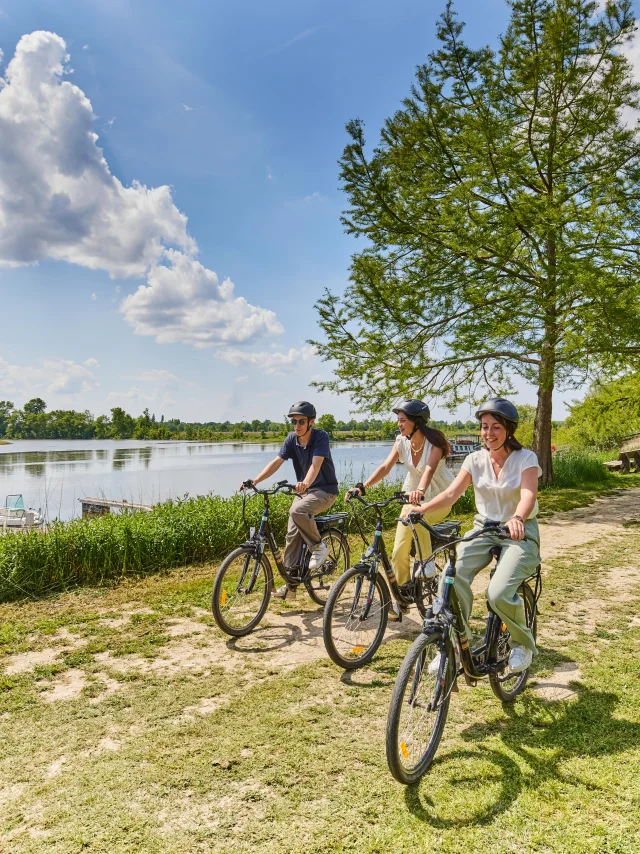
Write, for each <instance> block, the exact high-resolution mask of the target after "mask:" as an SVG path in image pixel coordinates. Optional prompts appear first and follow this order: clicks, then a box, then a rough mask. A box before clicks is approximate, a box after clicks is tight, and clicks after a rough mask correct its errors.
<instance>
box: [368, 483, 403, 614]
mask: <svg viewBox="0 0 640 854" xmlns="http://www.w3.org/2000/svg"><path fill="white" fill-rule="evenodd" d="M356 497H357V498H358V500H359V501H360V503H361V504H364V505H365V509H367V510H369V509H371V508H373V509H374V510H375V511H376V515H377V517H378V521H377V523H376V527H375V530H374V534H373V541H372V542H371V543H367V539H366V537H365V535H364V532H363V530H362V526H361V525H360V522H359V520H358V516H357V515H356V514H354V520H355V521H356V524H357V526H358V530H359V533H360V536H361V537H362V540H363V542H364V543H365V545H367V549H366V551H365V552H364V554H363V555H362V560H363V562H366V563H368V564H369V566H370V574H369V580H370V582H371V585H370V589H369V595H368V597H367V604H366V606H365V609H364V611H363V614H362V619H363V620H364V619H366V618H367V616H368V614H369V608H370V607H371V604H372V602H373V597H374V594H375V580H376V576H377V574H378V564H379V563H380V562H382V567H383V569H384V573H385V576H386V580H387V584H388V585H389V589H390V591H391V595H392V596H393V598H394V599H395V600H396V602H399V603H400V604H401V605H411V604H412V602H413V600H409V599H406V598H405V597H404V596H403V595H402V593H401V592H400V585H399V584H398V581H397V579H396V575H395V572H394V571H393V567H392V566H391V561H390V560H389V555H388V553H387V547H386V545H385V542H384V539H383V537H382V531H383V529H384V524H383V521H382V508H384V507H387V506H388V505H389V504H391V503H393V502H394V501H398V502H400V503H406V500H405V499H406V496H405V494H404V493H403V492H398V493H396V494H395V495H394V496H393V497H392V498H389V499H388V500H387V501H381V502H377V503H373V504H370V503H369V502H368V501H364V500H363V499H362V497H361V496H356ZM363 512H364V511H363ZM415 539H416V540H417V537H416V538H415ZM359 597H360V589H359V588H358V589H357V590H356V594H355V596H354V603H355V602H357V601H358V600H359Z"/></svg>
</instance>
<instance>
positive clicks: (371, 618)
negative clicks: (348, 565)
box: [322, 564, 390, 670]
mask: <svg viewBox="0 0 640 854" xmlns="http://www.w3.org/2000/svg"><path fill="white" fill-rule="evenodd" d="M370 575H371V568H370V567H369V565H368V564H357V565H356V566H354V567H352V569H348V570H347V571H346V572H345V573H343V574H342V575H341V576H340V578H339V579H338V580H337V581H336V583H335V584H334V585H333V587H332V588H331V592H330V593H329V598H328V599H327V604H326V605H325V609H324V618H323V621H322V637H323V639H324V645H325V647H326V649H327V652H328V654H329V658H330V659H331V660H332V661H333V662H334V663H335V664H337V665H338V667H343V668H344V669H345V670H356V669H357V668H358V667H362V666H363V665H365V664H367V662H369V661H371V659H372V658H373V656H374V655H375V654H376V650H377V649H378V647H379V646H380V644H381V643H382V638H383V637H384V632H385V629H386V627H387V618H388V615H389V601H390V596H389V589H388V587H387V585H386V582H385V581H383V579H382V578H381V576H380V574H379V573H377V574H376V576H375V579H374V580H372V579H371V578H370ZM369 600H371V601H370V602H369Z"/></svg>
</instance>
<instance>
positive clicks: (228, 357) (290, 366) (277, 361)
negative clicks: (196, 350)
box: [216, 345, 316, 376]
mask: <svg viewBox="0 0 640 854" xmlns="http://www.w3.org/2000/svg"><path fill="white" fill-rule="evenodd" d="M315 355H316V351H315V348H314V347H311V346H307V345H305V346H304V347H301V348H300V349H299V350H297V349H295V348H294V347H292V348H291V349H290V350H287V351H286V352H266V353H247V352H245V351H244V350H240V349H238V348H237V347H225V348H223V349H221V350H218V352H217V353H216V358H218V359H222V360H223V361H225V362H228V363H229V364H230V365H250V366H251V367H254V368H260V369H261V370H262V371H264V373H265V374H276V375H278V376H284V375H286V374H292V373H295V371H296V370H297V369H298V368H300V367H301V366H303V365H306V364H308V363H309V362H310V361H311V360H312V359H314V358H315Z"/></svg>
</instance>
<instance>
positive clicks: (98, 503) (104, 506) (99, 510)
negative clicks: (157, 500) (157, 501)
mask: <svg viewBox="0 0 640 854" xmlns="http://www.w3.org/2000/svg"><path fill="white" fill-rule="evenodd" d="M78 501H80V502H81V504H82V518H83V519H84V518H90V517H91V516H105V515H106V514H107V513H110V512H111V508H112V507H117V508H118V509H120V510H143V511H144V512H145V513H149V511H151V510H153V505H152V504H135V503H134V502H133V501H127V500H126V499H121V500H120V501H110V500H109V499H108V498H79V499H78Z"/></svg>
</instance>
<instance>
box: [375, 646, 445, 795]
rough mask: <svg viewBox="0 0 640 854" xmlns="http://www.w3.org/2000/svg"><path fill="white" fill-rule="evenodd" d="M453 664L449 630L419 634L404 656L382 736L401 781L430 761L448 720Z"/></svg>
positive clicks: (416, 774)
mask: <svg viewBox="0 0 640 854" xmlns="http://www.w3.org/2000/svg"><path fill="white" fill-rule="evenodd" d="M434 662H438V664H437V665H435V666H434ZM454 669H455V654H454V651H453V647H452V645H451V641H450V639H449V637H448V635H447V636H445V637H444V638H443V637H442V636H441V635H440V634H439V633H431V634H428V635H425V634H420V635H419V636H418V637H417V638H416V640H415V641H414V642H413V643H412V644H411V646H410V647H409V650H408V651H407V654H406V655H405V657H404V661H403V662H402V665H401V667H400V670H399V671H398V675H397V677H396V681H395V685H394V687H393V694H392V696H391V704H390V705H389V715H388V717H387V739H386V750H387V763H388V765H389V770H390V771H391V773H392V774H393V776H394V777H395V778H396V780H397V781H398V782H399V783H405V784H409V783H415V782H416V780H419V779H420V777H422V775H423V774H424V773H425V772H426V771H427V769H428V768H429V765H431V763H432V762H433V759H434V756H435V754H436V750H437V749H438V745H439V744H440V739H441V738H442V731H443V730H444V725H445V722H446V720H447V713H448V711H449V702H450V699H451V688H452V686H453V680H454V675H455V674H454Z"/></svg>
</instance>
